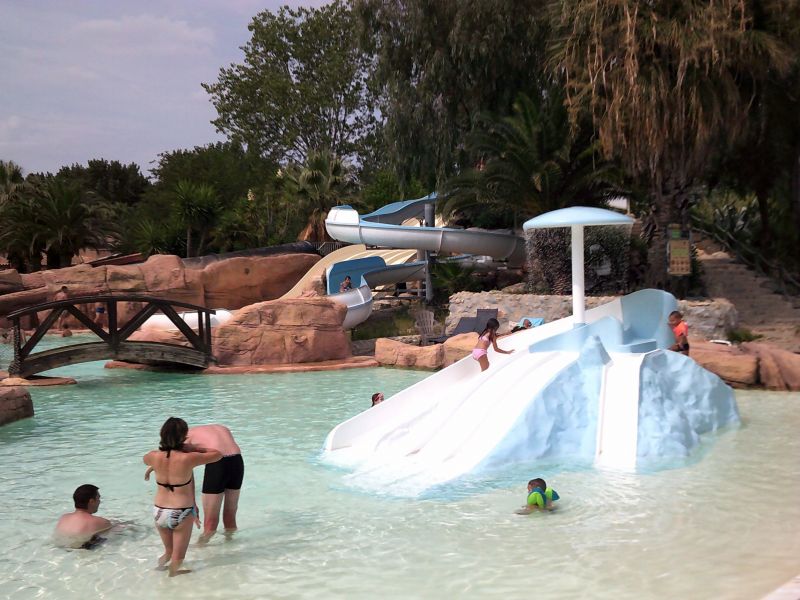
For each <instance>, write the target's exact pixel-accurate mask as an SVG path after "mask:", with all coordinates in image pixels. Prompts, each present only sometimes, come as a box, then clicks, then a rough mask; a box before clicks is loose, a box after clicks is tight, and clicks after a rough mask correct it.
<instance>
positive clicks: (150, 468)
mask: <svg viewBox="0 0 800 600" xmlns="http://www.w3.org/2000/svg"><path fill="white" fill-rule="evenodd" d="M152 472H153V467H147V470H146V471H145V472H144V480H145V481H150V473H152Z"/></svg>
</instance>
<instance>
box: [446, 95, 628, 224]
mask: <svg viewBox="0 0 800 600" xmlns="http://www.w3.org/2000/svg"><path fill="white" fill-rule="evenodd" d="M466 147H467V150H468V152H469V154H470V156H472V157H473V161H474V162H477V164H478V166H477V167H474V168H471V169H467V170H465V171H464V172H462V173H461V174H459V175H457V176H455V177H453V178H451V179H450V180H449V181H448V183H447V185H446V186H445V187H446V190H447V192H446V198H447V200H446V202H445V203H444V205H443V206H442V212H443V213H444V214H445V215H447V216H452V214H453V213H455V212H456V211H458V210H463V209H464V208H465V207H469V206H474V205H488V206H493V207H495V208H496V209H498V210H499V211H500V212H503V213H511V214H513V215H514V217H515V218H514V223H513V226H514V227H515V228H516V227H517V218H516V217H517V215H519V214H522V215H523V216H524V217H525V218H528V217H532V216H536V215H538V214H541V213H543V212H547V211H551V210H556V209H558V208H564V207H566V206H573V205H576V204H582V205H595V206H599V205H603V204H605V202H606V201H607V200H608V199H609V198H610V197H612V196H614V195H618V194H620V193H621V189H620V186H619V185H618V182H619V181H620V179H621V175H620V173H619V171H618V169H617V168H616V166H615V165H614V164H613V163H610V162H608V161H604V160H602V159H601V158H600V157H599V156H598V148H597V144H595V143H592V142H591V140H590V137H589V135H587V134H586V133H581V132H579V136H578V137H577V139H576V138H575V137H573V135H572V132H571V131H570V124H569V119H568V116H567V112H566V109H565V108H564V105H563V96H562V95H561V94H560V93H559V91H558V90H557V89H555V88H553V89H549V90H547V91H546V92H545V93H543V94H542V95H541V96H540V97H535V98H533V99H532V98H530V97H529V96H527V95H525V94H520V95H519V96H518V97H517V99H516V101H515V102H514V106H513V114H512V115H511V116H508V117H502V118H497V117H496V116H494V115H492V114H484V115H481V116H480V117H479V118H478V119H477V123H476V127H475V129H474V130H473V131H472V132H471V133H470V135H469V136H468V137H467V142H466Z"/></svg>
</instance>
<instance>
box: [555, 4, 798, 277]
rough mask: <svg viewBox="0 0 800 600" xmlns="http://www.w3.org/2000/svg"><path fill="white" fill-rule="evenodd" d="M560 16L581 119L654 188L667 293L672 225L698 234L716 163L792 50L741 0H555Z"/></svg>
mask: <svg viewBox="0 0 800 600" xmlns="http://www.w3.org/2000/svg"><path fill="white" fill-rule="evenodd" d="M787 2H788V0H771V1H768V2H765V4H771V5H772V8H773V9H775V10H780V7H781V6H782V5H785V4H786V3H787ZM551 12H552V14H553V19H552V21H553V27H554V45H553V54H552V65H551V66H552V69H553V73H554V74H555V75H556V76H558V77H560V78H562V79H563V81H564V82H565V85H566V104H567V107H568V109H569V111H570V114H571V116H572V118H573V119H580V118H582V117H583V116H584V115H586V114H588V115H591V118H592V121H593V124H594V128H595V130H596V132H597V135H598V139H599V141H600V144H601V147H602V151H603V153H604V155H605V156H606V157H609V158H619V159H620V160H621V161H622V163H623V165H624V166H625V168H626V169H627V170H628V172H629V173H630V174H631V175H633V176H635V177H638V176H643V177H645V178H646V179H647V180H648V182H649V184H650V185H649V187H650V207H649V210H650V214H649V217H648V219H649V225H650V230H651V232H652V237H651V246H650V250H649V255H648V259H649V263H650V273H649V275H650V276H649V284H650V285H653V286H656V287H667V286H668V284H669V279H668V277H667V271H666V260H665V253H666V227H667V225H668V224H669V223H680V224H682V225H683V226H684V227H688V217H689V215H688V209H689V206H690V204H691V203H692V200H693V198H694V196H695V195H696V193H697V188H698V185H699V184H700V183H701V182H702V175H703V173H704V171H705V170H706V169H707V167H708V162H709V157H710V156H711V155H712V154H713V152H714V151H715V150H716V149H717V148H718V147H720V146H725V145H726V144H730V143H732V142H733V141H735V140H736V139H737V138H738V137H739V135H740V134H741V133H742V131H743V130H744V128H745V122H746V115H747V108H748V103H749V97H750V94H751V93H752V90H753V89H754V87H757V86H758V85H759V84H760V82H761V81H763V80H764V78H765V77H766V75H767V74H768V73H770V72H776V73H785V72H786V71H787V69H788V68H789V67H790V64H791V62H792V59H793V56H792V53H791V52H790V51H789V49H788V48H787V47H786V46H785V45H784V44H782V43H781V42H780V41H779V40H778V39H777V38H776V37H775V36H773V35H771V34H770V33H768V32H767V31H765V30H763V29H759V28H758V27H757V26H756V25H755V24H754V20H753V14H752V12H753V5H752V3H749V2H748V3H745V2H741V1H740V0H719V1H717V2H705V1H702V0H685V1H683V2H636V1H633V0H626V1H619V0H558V1H555V0H554V1H552V2H551ZM776 14H778V13H776Z"/></svg>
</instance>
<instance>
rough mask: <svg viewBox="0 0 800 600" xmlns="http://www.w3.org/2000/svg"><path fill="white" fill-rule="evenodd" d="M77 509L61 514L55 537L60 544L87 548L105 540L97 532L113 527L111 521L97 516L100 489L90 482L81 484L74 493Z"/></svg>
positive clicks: (73, 498) (73, 497)
mask: <svg viewBox="0 0 800 600" xmlns="http://www.w3.org/2000/svg"><path fill="white" fill-rule="evenodd" d="M72 500H73V501H74V503H75V511H74V512H71V513H67V514H65V515H61V518H60V519H59V520H58V523H57V524H56V531H55V534H54V536H55V538H56V543H58V545H59V546H67V547H69V548H86V549H87V550H88V549H90V548H92V547H93V546H95V545H96V544H98V543H100V542H102V541H103V538H101V537H100V536H98V535H97V534H98V533H100V532H101V531H107V530H108V529H111V521H109V520H108V519H104V518H103V517H96V516H94V513H96V512H97V509H98V508H99V507H100V490H99V489H98V488H97V486H95V485H92V484H90V483H86V484H84V485H81V486H79V487H78V488H77V489H76V490H75V493H73V494H72Z"/></svg>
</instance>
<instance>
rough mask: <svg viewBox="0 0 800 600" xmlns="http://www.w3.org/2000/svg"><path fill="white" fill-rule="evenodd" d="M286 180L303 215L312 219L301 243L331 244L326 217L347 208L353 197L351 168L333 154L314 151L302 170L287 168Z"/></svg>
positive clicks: (287, 186) (284, 175) (301, 234)
mask: <svg viewBox="0 0 800 600" xmlns="http://www.w3.org/2000/svg"><path fill="white" fill-rule="evenodd" d="M282 179H283V181H284V182H285V183H284V185H285V189H286V192H287V194H288V195H289V196H291V197H294V198H295V199H296V200H297V201H298V208H299V210H300V212H301V214H304V215H307V217H308V222H307V224H306V227H305V229H304V230H303V231H302V232H301V233H300V235H299V236H298V239H300V240H310V241H318V242H321V241H325V240H330V236H328V232H327V230H326V229H325V217H326V216H327V214H328V211H329V210H330V209H331V208H332V207H334V206H336V205H338V204H343V203H344V201H345V200H346V199H347V198H348V197H349V196H350V194H351V193H352V189H353V178H352V174H351V171H350V168H349V167H348V166H347V165H346V164H345V163H344V161H342V159H341V158H339V157H337V156H336V155H335V154H334V153H333V152H331V151H330V150H321V151H312V152H310V153H309V155H308V158H307V159H306V162H305V163H304V164H303V165H302V166H300V165H290V166H289V167H287V169H286V172H285V173H284V174H283V177H282Z"/></svg>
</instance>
